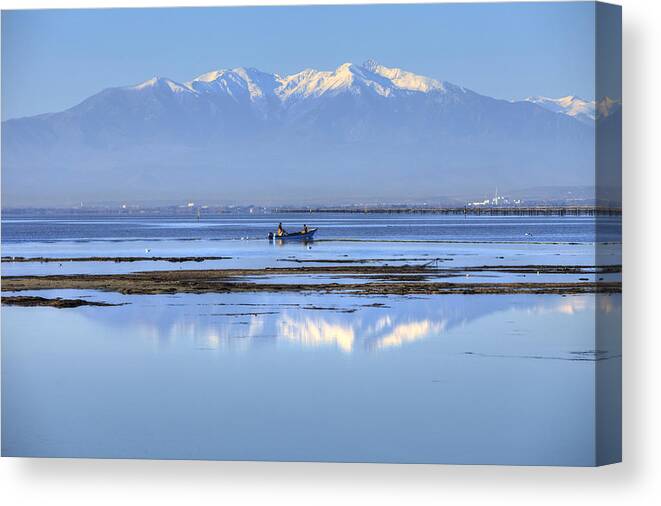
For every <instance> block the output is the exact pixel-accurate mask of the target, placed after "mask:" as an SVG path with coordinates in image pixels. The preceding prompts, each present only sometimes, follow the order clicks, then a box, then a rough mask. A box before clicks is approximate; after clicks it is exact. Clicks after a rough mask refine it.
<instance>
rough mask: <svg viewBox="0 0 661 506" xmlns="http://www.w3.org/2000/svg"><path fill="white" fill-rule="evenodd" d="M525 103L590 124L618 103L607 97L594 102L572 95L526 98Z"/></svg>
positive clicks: (608, 112)
mask: <svg viewBox="0 0 661 506" xmlns="http://www.w3.org/2000/svg"><path fill="white" fill-rule="evenodd" d="M525 100H526V102H532V103H533V104H537V105H539V106H541V107H543V108H544V109H547V110H549V111H552V112H557V113H561V114H566V115H567V116H572V117H574V118H576V119H578V120H580V121H583V122H584V123H592V122H593V121H595V119H599V118H605V117H607V116H608V115H609V114H611V112H612V111H613V110H614V109H615V108H618V107H619V104H620V103H619V102H618V101H616V100H613V99H611V98H609V97H604V98H603V99H601V100H599V101H598V102H595V101H594V100H590V101H589V100H584V99H582V98H580V97H576V96H574V95H568V96H566V97H560V98H548V97H528V98H526V99H525Z"/></svg>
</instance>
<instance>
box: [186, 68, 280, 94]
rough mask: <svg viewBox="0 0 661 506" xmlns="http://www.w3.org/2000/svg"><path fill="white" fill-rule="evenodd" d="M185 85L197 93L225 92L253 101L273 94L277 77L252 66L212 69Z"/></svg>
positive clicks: (277, 81)
mask: <svg viewBox="0 0 661 506" xmlns="http://www.w3.org/2000/svg"><path fill="white" fill-rule="evenodd" d="M186 86H187V87H188V88H190V89H191V90H193V91H195V92H197V93H199V94H219V93H220V94H225V95H228V96H230V97H232V98H235V99H241V98H248V99H249V100H251V101H253V102H255V101H259V100H261V99H264V98H266V97H269V96H273V95H274V90H275V89H276V87H277V86H279V78H278V76H277V75H275V74H268V73H266V72H262V71H260V70H257V69H254V68H243V67H238V68H235V69H222V70H213V71H211V72H207V73H206V74H202V75H201V76H198V77H196V78H195V79H193V80H192V81H189V82H188V83H186Z"/></svg>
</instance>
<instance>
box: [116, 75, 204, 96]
mask: <svg viewBox="0 0 661 506" xmlns="http://www.w3.org/2000/svg"><path fill="white" fill-rule="evenodd" d="M125 89H129V90H137V91H145V90H158V89H161V90H167V89H169V90H170V91H172V92H173V93H190V92H191V90H190V88H188V86H186V85H184V84H179V83H177V82H175V81H173V80H172V79H168V78H166V77H152V78H151V79H148V80H147V81H145V82H142V83H140V84H136V85H134V86H127V87H126V88H125Z"/></svg>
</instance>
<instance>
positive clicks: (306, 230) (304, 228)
mask: <svg viewBox="0 0 661 506" xmlns="http://www.w3.org/2000/svg"><path fill="white" fill-rule="evenodd" d="M303 233H304V234H307V233H308V226H307V225H306V224H305V223H303Z"/></svg>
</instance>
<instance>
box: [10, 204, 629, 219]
mask: <svg viewBox="0 0 661 506" xmlns="http://www.w3.org/2000/svg"><path fill="white" fill-rule="evenodd" d="M312 213H317V214H441V215H454V216H464V215H470V216H621V215H622V208H621V207H609V206H583V205H576V206H566V205H557V206H556V205H540V206H465V207H458V206H457V207H431V206H364V207H361V206H346V207H343V206H337V207H305V206H297V207H268V208H267V207H258V206H237V207H213V206H194V207H190V206H163V207H144V208H141V207H129V208H119V207H93V206H92V207H74V208H6V209H2V215H3V216H11V217H21V216H26V217H27V216H181V217H191V218H200V219H203V218H205V217H213V216H226V215H245V214H251V215H254V216H268V215H272V214H312Z"/></svg>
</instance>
